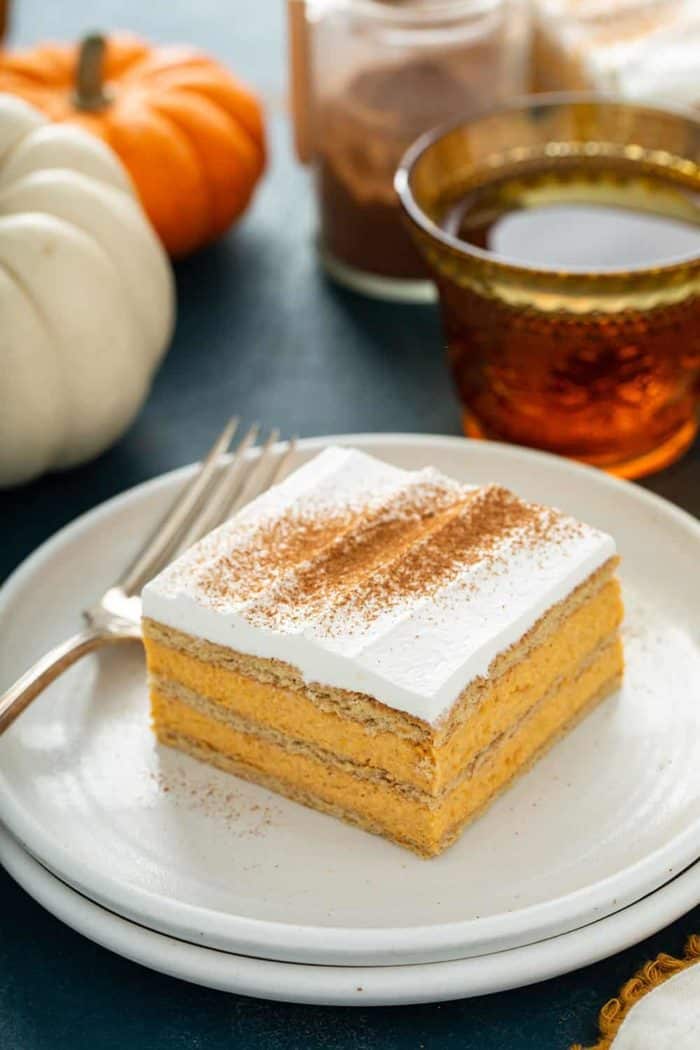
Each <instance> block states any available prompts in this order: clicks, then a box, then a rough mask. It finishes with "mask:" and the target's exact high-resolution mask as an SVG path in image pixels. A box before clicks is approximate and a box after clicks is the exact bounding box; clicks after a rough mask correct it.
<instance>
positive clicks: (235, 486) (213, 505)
mask: <svg viewBox="0 0 700 1050" xmlns="http://www.w3.org/2000/svg"><path fill="white" fill-rule="evenodd" d="M259 433H260V426H259V424H258V423H253V425H252V426H251V427H250V428H249V429H248V431H247V432H246V434H245V435H244V437H243V440H242V441H241V443H240V445H239V446H238V448H237V449H236V451H235V452H234V453H233V458H232V460H231V462H230V463H229V464H227V465H226V466H225V467H224V469H223V470H222V471H221V473H220V475H219V477H218V478H217V479H216V480H215V481H213V482H212V485H211V488H210V490H209V493H208V499H207V501H206V503H205V504H204V505H203V506H202V508H201V509H200V511H199V513H198V514H197V515H196V517H195V518H194V519H193V520H192V521H191V522H190V525H189V528H188V529H187V531H186V532H185V534H184V535H183V536H182V538H181V539H180V541H179V543H178V546H177V553H179V552H180V551H184V550H186V549H187V547H191V546H192V544H193V543H196V542H197V540H198V539H201V537H202V536H206V534H207V533H208V532H211V530H212V529H213V528H214V527H215V526H216V525H218V524H219V523H220V522H221V521H223V519H224V517H225V516H226V508H227V507H228V506H229V505H230V503H231V501H232V500H233V499H235V496H236V493H237V492H238V491H239V488H240V487H241V486H242V485H244V484H245V479H246V477H247V474H248V473H250V471H251V470H252V468H253V465H252V464H251V465H249V466H248V471H247V472H246V471H244V467H245V465H246V463H245V455H246V452H247V451H248V449H249V448H252V446H253V445H254V444H255V442H256V441H257V439H258V434H259ZM241 474H243V477H241Z"/></svg>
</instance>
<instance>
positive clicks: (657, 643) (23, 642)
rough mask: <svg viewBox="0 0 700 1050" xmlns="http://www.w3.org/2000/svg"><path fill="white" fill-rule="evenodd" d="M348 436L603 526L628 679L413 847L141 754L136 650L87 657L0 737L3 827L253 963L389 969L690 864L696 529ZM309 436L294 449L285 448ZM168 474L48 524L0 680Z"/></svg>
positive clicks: (97, 577)
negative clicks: (613, 548)
mask: <svg viewBox="0 0 700 1050" xmlns="http://www.w3.org/2000/svg"><path fill="white" fill-rule="evenodd" d="M345 440H346V441H349V442H352V443H354V444H356V445H359V446H361V447H363V448H365V449H367V450H368V451H370V452H372V453H374V454H376V455H378V456H381V457H383V458H386V459H388V460H391V461H393V462H396V463H398V464H400V465H403V466H409V467H417V466H422V465H425V464H426V463H434V464H435V465H436V466H438V467H439V468H441V469H442V470H444V471H445V472H446V473H448V474H451V475H453V476H455V477H458V478H461V479H464V480H471V481H474V482H484V481H486V480H496V481H500V482H502V483H504V484H506V485H508V486H510V487H512V488H514V489H516V490H517V491H518V492H520V493H522V494H523V495H525V496H529V497H532V498H536V499H540V500H542V501H543V502H548V503H554V504H557V505H559V506H562V507H564V508H565V509H567V510H569V511H571V512H573V513H574V514H576V515H578V516H580V517H582V518H584V519H586V520H589V521H591V522H593V523H594V524H597V525H600V526H602V527H603V528H605V529H607V530H608V531H610V532H612V533H613V534H614V535H615V536H616V538H617V539H618V542H619V546H620V550H621V553H622V556H623V580H624V585H625V594H626V599H627V603H628V620H627V624H626V628H625V644H626V654H627V673H626V678H625V684H624V687H623V689H622V690H621V691H620V693H619V694H617V695H616V696H614V697H611V698H610V699H609V700H608V701H607V702H606V703H605V704H603V705H602V706H601V707H600V708H599V709H598V710H597V711H596V712H594V714H593V715H592V716H591V717H590V718H588V719H586V721H585V722H584V723H583V724H582V725H580V726H579V727H578V728H577V729H576V730H575V732H573V733H572V734H571V735H570V736H569V737H568V738H567V739H565V740H564V741H562V742H561V743H560V744H558V745H557V747H556V748H554V749H553V751H552V752H551V753H550V754H549V755H547V756H546V757H545V759H544V760H543V761H541V762H540V763H538V765H537V766H536V767H535V768H534V769H533V770H532V771H531V773H529V774H528V776H526V777H524V778H523V779H521V780H520V781H518V782H517V783H516V784H515V786H514V787H513V788H512V789H511V790H510V791H508V792H507V793H506V794H505V795H504V796H503V797H502V798H500V799H499V800H498V801H497V802H496V804H495V805H494V806H492V807H491V808H490V809H489V810H488V811H487V813H486V814H485V815H484V816H483V818H482V819H480V820H479V821H477V822H476V823H475V824H474V825H473V826H472V827H471V828H469V829H467V831H466V833H465V834H464V835H463V837H462V839H461V840H460V841H459V842H458V843H457V844H456V845H455V846H454V847H453V848H452V849H450V850H448V851H447V853H445V854H444V855H443V856H442V857H440V858H438V859H436V860H432V861H423V860H420V859H418V858H416V857H414V856H412V855H411V854H409V853H407V852H405V851H404V850H402V849H400V848H398V847H396V846H392V845H391V844H389V843H387V842H385V841H383V840H382V839H379V838H376V837H374V836H371V835H367V834H365V833H363V832H361V831H358V830H356V829H353V828H351V827H348V826H346V825H344V824H342V823H340V822H338V821H335V820H333V819H332V818H330V817H326V816H323V815H321V814H318V813H314V812H312V811H310V810H307V809H304V808H302V807H301V806H297V805H295V804H294V803H291V802H288V801H285V800H283V799H280V798H278V797H277V796H274V795H271V794H270V793H268V792H266V791H264V790H263V789H261V788H258V787H255V786H253V785H249V784H245V783H243V782H242V781H239V780H237V779H235V778H232V777H228V776H226V775H225V774H223V773H217V772H216V771H214V770H212V769H210V768H208V767H206V766H203V765H200V764H198V763H196V762H194V761H192V760H190V759H187V758H186V757H184V756H182V755H179V754H177V753H175V752H172V751H169V750H167V749H160V748H158V747H156V745H155V743H154V740H153V737H152V735H151V732H150V729H149V724H148V703H147V696H146V687H145V677H144V670H143V659H142V655H141V653H140V650H139V649H138V648H136V647H134V648H133V649H132V650H131V651H129V652H127V651H122V652H121V653H117V652H111V653H104V654H103V655H102V656H101V657H100V658H95V659H92V658H91V659H88V660H85V661H84V662H83V663H82V664H80V665H78V666H77V667H76V668H74V669H73V670H72V671H71V672H70V673H69V674H67V675H66V676H65V677H64V678H62V679H61V680H60V681H59V682H57V683H56V684H55V685H54V686H53V687H52V688H51V689H50V690H48V691H47V692H46V694H45V695H43V696H42V697H41V698H40V699H39V700H38V701H37V702H36V703H35V704H33V705H32V707H31V708H30V709H29V710H28V711H27V712H25V714H24V715H23V716H22V717H21V718H20V719H19V720H18V722H17V723H16V724H15V725H14V726H13V727H12V728H11V730H10V731H9V732H8V733H7V734H5V736H4V737H3V738H2V740H1V741H0V818H2V819H3V820H4V821H5V822H6V824H7V826H8V827H9V828H10V829H11V831H12V833H13V834H14V835H15V837H16V838H17V839H18V840H19V841H21V842H22V843H23V844H24V845H25V847H26V848H27V850H29V851H30V852H31V853H32V854H33V855H34V856H35V857H37V858H38V859H39V860H40V861H41V862H42V863H43V864H44V865H45V866H46V867H48V868H50V869H51V870H52V871H54V872H55V873H56V874H57V875H58V876H59V877H60V878H61V879H63V880H64V881H66V882H68V883H70V884H71V885H72V886H74V887H75V888H77V889H78V890H80V892H82V893H83V894H85V895H86V896H89V897H91V898H92V899H93V900H95V901H97V902H98V903H101V904H103V905H105V906H106V907H108V908H109V909H111V910H112V911H114V912H118V913H120V914H121V915H123V916H125V917H126V918H128V919H133V920H135V921H136V922H139V923H141V924H142V925H144V926H148V927H150V928H151V929H154V930H158V931H162V932H164V933H166V934H171V935H173V936H177V937H179V938H180V939H183V940H188V941H192V942H194V943H197V944H205V945H209V946H211V947H214V948H222V949H225V950H227V951H230V952H236V953H239V954H244V955H251V956H258V957H260V958H268V959H281V960H290V961H299V962H313V963H334V964H344V965H348V964H372V965H374V964H393V963H396V962H401V963H408V962H425V961H433V960H444V959H458V958H464V957H466V956H470V955H483V954H485V953H486V952H494V951H497V950H501V949H504V948H511V947H514V946H517V945H523V944H528V943H532V942H534V941H537V940H541V939H543V938H545V937H551V936H553V935H556V934H559V933H562V932H564V931H567V930H572V929H575V928H576V927H580V926H582V925H584V924H585V923H589V922H592V921H594V920H597V919H599V918H601V917H602V916H605V915H609V914H611V913H612V912H615V911H616V910H618V909H620V908H621V907H623V906H625V905H627V904H629V903H631V902H632V901H635V900H638V899H639V898H641V897H642V896H644V895H645V894H647V893H649V892H650V891H652V890H654V889H655V888H656V887H658V886H660V885H662V884H663V883H664V882H667V881H668V879H670V878H671V877H672V876H673V875H675V874H676V873H678V872H679V871H681V870H682V869H683V868H685V867H686V866H687V865H688V864H690V863H691V862H692V861H694V860H695V859H696V857H697V856H698V854H700V705H698V703H697V698H698V695H700V657H699V655H698V649H697V644H696V639H697V637H698V628H699V623H698V616H699V611H698V603H697V598H696V593H695V587H694V580H695V578H696V574H697V565H698V558H699V556H700V542H699V539H698V537H699V535H700V528H699V527H698V525H697V523H695V522H693V521H692V519H691V518H689V516H688V515H685V514H683V513H682V512H680V511H678V510H677V509H675V508H673V507H672V506H671V505H669V504H667V503H664V502H663V501H661V500H659V499H657V498H655V497H651V496H649V495H648V494H647V493H645V492H644V491H643V490H641V489H638V488H636V487H635V486H632V485H630V484H626V483H623V482H619V481H615V480H613V479H611V478H609V477H607V476H606V475H604V474H601V473H599V472H596V471H593V470H589V469H586V468H583V467H578V466H575V465H572V464H570V463H568V462H566V461H563V460H560V459H556V458H554V457H551V456H544V455H540V454H536V453H532V452H526V451H523V450H519V449H514V448H509V447H505V446H498V445H489V444H478V443H472V442H467V441H464V440H461V439H445V438H419V437H403V438H401V437H388V436H378V435H377V436H366V437H349V438H346V439H345ZM325 443H326V442H325V441H321V440H316V441H306V442H304V443H302V446H301V448H300V450H299V454H298V457H299V460H301V459H304V458H307V457H308V456H310V455H312V454H313V453H315V452H316V451H318V450H319V449H320V448H321V447H322V446H323V445H324V444H325ZM187 473H188V472H187V471H184V472H183V471H180V472H176V473H175V474H171V475H168V476H166V477H163V478H161V479H158V480H156V481H155V482H152V483H150V484H148V485H145V486H142V487H140V488H138V489H135V490H133V491H131V492H128V493H126V494H125V495H124V496H121V497H119V498H117V499H115V500H112V501H111V502H110V503H107V504H105V505H104V506H103V507H100V508H98V509H97V510H96V511H93V512H92V513H91V514H89V515H86V516H85V517H84V518H83V519H81V520H80V521H78V522H76V523H74V524H73V525H72V526H70V527H69V528H68V529H66V530H64V531H63V532H62V533H60V534H59V535H57V536H56V537H55V538H54V539H53V540H51V541H50V542H49V543H47V544H46V545H45V546H44V547H43V548H41V549H40V550H39V551H38V552H37V553H36V554H35V555H34V556H33V557H32V558H30V559H29V560H28V561H27V562H26V563H25V565H24V566H23V567H22V568H21V569H20V570H19V571H18V572H17V573H16V574H15V576H14V577H13V578H12V580H11V581H10V582H9V583H8V584H7V585H6V587H5V588H4V589H3V592H2V595H0V618H1V619H2V627H1V630H0V668H1V672H0V674H1V675H2V681H0V686H2V685H3V684H4V683H5V682H6V681H10V680H11V679H12V678H13V677H14V676H15V675H16V674H19V673H20V672H21V671H22V670H23V669H24V667H25V666H26V665H27V664H29V663H30V662H31V660H32V659H34V658H35V657H36V656H37V655H38V654H40V653H41V652H42V651H44V650H45V649H46V648H47V647H48V646H49V645H50V644H52V643H54V642H56V641H58V640H59V639H60V638H61V637H63V636H65V635H67V634H69V633H71V632H72V631H73V630H75V629H76V627H77V626H78V624H79V613H78V610H79V609H81V608H82V607H84V606H86V605H89V604H90V603H91V602H92V601H93V600H94V598H95V597H96V596H97V595H98V594H99V593H100V591H101V590H102V589H104V587H105V586H106V585H107V584H108V583H109V582H110V580H111V579H113V578H114V577H115V576H116V575H117V573H118V570H119V569H120V568H121V567H122V566H123V565H124V563H125V562H126V560H127V558H128V557H129V555H130V553H131V552H133V551H134V550H135V549H136V547H137V546H138V544H139V541H140V539H141V537H142V536H143V535H144V534H146V533H147V531H148V529H149V528H150V527H151V526H152V524H153V523H154V521H155V520H156V519H157V517H158V516H159V515H160V514H161V513H162V511H163V509H164V507H165V506H166V505H167V503H168V501H169V500H171V499H172V497H173V494H174V492H175V491H176V489H177V486H178V485H180V484H182V482H183V480H184V479H185V477H186V476H187Z"/></svg>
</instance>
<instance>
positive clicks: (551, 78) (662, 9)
mask: <svg viewBox="0 0 700 1050" xmlns="http://www.w3.org/2000/svg"><path fill="white" fill-rule="evenodd" d="M534 10H535V34H534V48H533V66H534V79H533V86H534V88H535V90H537V91H598V92H604V93H612V94H615V95H616V96H618V97H620V98H626V99H629V100H631V101H635V100H637V101H638V100H643V101H648V102H653V103H660V104H663V105H676V106H700V76H699V75H698V74H699V73H700V4H698V0H616V2H615V3H613V4H612V5H611V3H610V0H535V8H534Z"/></svg>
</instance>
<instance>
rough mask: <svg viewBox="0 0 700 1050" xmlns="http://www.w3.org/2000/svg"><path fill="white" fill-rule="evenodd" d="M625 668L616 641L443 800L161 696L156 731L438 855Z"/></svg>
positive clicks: (310, 802)
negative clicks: (360, 772) (359, 772)
mask: <svg viewBox="0 0 700 1050" xmlns="http://www.w3.org/2000/svg"><path fill="white" fill-rule="evenodd" d="M621 669H622V652H621V647H620V643H619V640H618V639H617V638H615V639H614V640H613V641H612V642H610V643H609V644H607V645H606V646H604V647H603V648H601V649H600V650H599V652H598V654H597V655H596V656H595V658H594V659H592V660H590V661H589V662H588V664H587V666H585V667H584V668H583V669H579V670H578V671H577V673H575V674H573V675H570V676H569V677H568V678H565V679H563V680H562V682H561V684H560V685H559V687H558V688H557V689H556V690H553V691H552V692H551V693H550V695H549V696H548V697H546V698H545V699H544V700H543V701H542V702H540V703H538V704H537V705H536V706H535V708H534V709H533V710H532V711H530V712H529V713H528V715H527V716H526V717H525V718H524V719H523V720H522V721H521V723H520V725H519V726H518V727H517V729H516V730H515V731H514V732H511V733H509V734H505V735H504V736H502V737H501V738H500V739H499V740H497V741H496V742H495V743H494V744H493V745H492V746H491V747H490V748H489V749H488V750H487V751H486V752H485V753H484V754H483V755H482V756H480V758H479V760H478V761H475V762H474V764H473V766H472V768H471V770H470V771H468V774H465V775H464V776H463V777H462V778H461V779H460V780H459V781H458V782H457V783H456V784H455V785H454V786H453V787H452V788H451V789H450V790H446V791H444V792H443V794H442V795H441V796H440V797H439V798H434V797H429V796H427V795H425V794H422V793H416V792H415V789H414V791H413V792H411V793H410V794H408V793H407V792H406V791H405V789H399V788H397V786H396V785H392V784H390V783H388V782H381V781H378V780H373V779H366V778H362V777H358V776H356V775H355V773H354V772H353V771H352V770H349V769H347V768H339V767H338V766H337V765H330V764H328V763H327V762H324V761H322V760H321V759H320V758H319V757H318V756H316V755H313V754H310V753H304V752H303V751H301V750H292V751H290V750H289V749H288V748H285V747H284V746H282V745H281V744H279V743H275V742H272V741H270V740H268V739H261V738H259V737H256V736H255V735H253V734H251V733H242V732H241V731H240V730H238V729H234V728H233V727H232V726H227V725H224V724H222V723H221V722H220V721H218V720H217V719H215V718H211V717H210V716H209V715H205V714H203V713H202V712H200V711H197V710H195V709H193V708H191V707H189V706H188V705H186V704H183V703H182V702H181V701H179V700H174V699H170V698H167V697H162V696H160V695H159V694H157V693H155V694H154V696H153V711H154V726H155V730H156V733H157V735H158V738H159V740H160V741H161V742H162V743H164V744H168V745H169V746H173V747H177V748H179V749H180V750H183V751H186V752H188V753H190V754H193V755H194V756H195V757H199V758H203V759H205V760H206V761H209V762H210V763H211V764H213V765H216V766H219V767H220V768H223V769H227V770H228V771H230V772H235V773H236V774H237V775H239V776H243V777H244V778H246V779H249V780H254V781H256V782H258V783H261V784H263V785H264V786H267V787H271V788H272V789H273V790H276V791H278V792H279V793H280V794H284V795H287V796H288V797H290V798H294V799H295V800H297V801H300V802H303V803H304V804H306V805H310V806H312V807H313V808H316V809H321V810H323V811H324V812H330V813H333V814H334V815H336V816H341V817H343V818H344V819H346V820H350V821H351V822H353V823H356V824H359V825H360V826H362V827H364V828H366V829H367V830H370V831H375V832H378V833H380V834H383V835H385V836H387V837H388V838H391V839H393V840H394V841H396V842H399V843H401V844H403V845H407V846H408V847H409V848H411V849H413V850H415V851H416V852H418V853H420V854H423V855H426V856H430V855H434V854H436V853H438V852H440V851H441V850H442V849H443V848H445V846H446V845H448V844H449V843H450V842H451V841H453V840H454V838H455V837H456V835H457V834H458V832H459V830H460V829H461V827H462V826H463V825H464V824H465V823H467V822H468V821H469V820H470V819H472V818H473V817H474V816H475V815H476V814H477V813H478V812H479V811H480V810H481V809H483V807H484V806H486V805H487V804H488V803H489V801H490V800H491V799H492V798H493V797H494V796H495V795H496V794H498V793H499V792H500V791H501V790H503V788H504V787H505V786H506V785H507V784H508V783H509V782H510V781H511V780H512V779H513V777H514V776H515V775H517V774H518V773H519V772H520V771H521V770H522V769H524V768H526V767H527V766H528V764H529V763H531V762H532V761H534V760H535V758H536V757H537V755H538V754H540V753H541V752H542V751H543V750H544V749H545V748H546V747H547V746H549V744H550V743H551V742H553V740H554V739H555V738H556V737H557V736H558V735H559V734H561V733H562V732H564V731H565V729H566V727H567V725H568V724H569V723H570V722H571V721H572V719H575V718H577V717H580V716H581V715H582V714H583V713H584V712H585V710H586V709H588V708H589V707H590V706H592V705H593V703H594V702H597V701H598V700H600V699H602V697H603V696H604V695H606V694H607V693H608V692H609V691H610V690H611V689H612V688H614V686H615V685H616V684H617V681H618V680H619V676H620V674H621Z"/></svg>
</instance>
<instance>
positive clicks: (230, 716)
mask: <svg viewBox="0 0 700 1050" xmlns="http://www.w3.org/2000/svg"><path fill="white" fill-rule="evenodd" d="M616 562H617V559H616V556H615V544H614V542H613V540H612V539H611V538H610V537H609V536H607V535H605V534H604V533H602V532H598V531H597V530H595V529H593V528H590V527H588V526H587V525H582V524H581V523H580V522H577V521H575V520H573V519H572V518H569V517H566V516H565V515H563V514H561V513H560V512H559V511H556V510H552V509H550V508H547V507H541V506H537V505H535V504H531V503H526V502H524V501H523V500H521V499H518V497H517V496H514V495H513V494H512V493H511V492H509V491H508V490H507V489H504V488H501V487H500V486H498V485H488V486H485V487H483V488H474V487H471V486H466V485H462V484H458V483H457V482H455V481H452V480H450V479H449V478H447V477H444V476H443V475H441V474H439V473H437V471H435V470H432V469H426V470H420V471H415V472H413V471H410V472H409V471H405V470H399V469H398V468H396V467H393V466H389V465H388V464H385V463H382V462H379V461H378V460H376V459H373V458H371V457H370V456H367V455H365V454H363V453H361V452H357V451H354V450H351V449H343V448H329V449H327V450H326V451H324V452H322V453H321V454H320V455H319V456H317V457H316V458H315V459H313V460H311V461H310V462H309V463H307V464H306V465H305V466H303V467H301V468H300V469H299V470H297V471H296V472H295V473H294V474H292V475H290V476H289V477H288V478H287V479H286V480H285V481H284V482H282V483H281V484H280V485H277V486H276V487H275V488H273V489H271V490H269V491H268V492H267V493H265V494H264V495H263V496H261V497H260V498H259V499H257V500H255V501H254V502H253V503H251V504H249V505H248V506H247V507H245V508H244V509H243V510H242V511H241V512H240V513H239V514H237V515H236V516H235V518H233V519H232V520H231V521H229V522H227V523H226V524H225V525H223V526H222V527H221V528H219V529H217V530H216V531H215V532H213V533H211V534H210V535H209V536H207V537H206V538H205V539H204V540H202V541H201V542H200V543H198V544H196V545H195V546H194V547H193V548H191V549H190V550H189V551H188V552H187V553H186V554H184V555H183V556H182V557H181V558H179V559H178V561H176V562H175V563H174V564H173V565H171V566H170V567H169V568H168V569H166V570H165V572H163V573H161V575H160V576H158V577H157V578H156V579H155V580H153V581H152V582H151V583H150V584H148V586H147V587H146V588H145V590H144V593H143V613H144V620H143V632H144V638H145V644H146V652H147V656H148V668H149V675H150V689H151V703H152V714H153V724H154V728H155V732H156V734H157V736H158V739H159V740H160V741H161V743H163V744H167V745H169V746H171V747H176V748H179V749H180V750H182V751H185V752H187V753H188V754H190V755H194V756H195V757H197V758H201V759H203V760H204V761H206V762H211V763H212V764H213V765H215V766H218V767H219V768H221V769H225V770H228V771H230V772H232V773H235V774H237V775H238V776H242V777H245V778H246V779H248V780H253V781H256V782H257V783H259V784H263V785H265V786H266V787H268V788H271V789H273V790H275V791H278V792H280V793H281V794H283V795H286V796H288V797H289V798H292V799H295V800H296V801H298V802H302V803H304V804H305V805H308V806H312V807H314V808H316V809H320V810H323V811H324V812H326V813H332V814H333V815H335V816H338V817H342V818H344V819H345V820H349V821H351V822H352V823H354V824H359V825H360V826H361V827H363V828H366V829H367V830H368V831H373V832H377V833H378V834H381V835H384V836H386V837H387V838H390V839H393V840H394V841H395V842H398V843H401V844H402V845H404V846H408V847H409V848H410V849H413V850H415V851H416V852H417V853H421V854H424V855H426V856H432V855H434V854H437V853H439V852H440V851H441V850H443V849H445V847H446V846H448V845H450V843H451V842H453V841H454V840H455V838H456V837H457V835H458V834H459V832H460V831H461V829H462V828H463V827H464V825H465V824H466V823H467V822H468V821H469V820H471V819H472V818H473V817H474V816H475V815H476V814H477V813H479V812H480V811H481V810H482V809H483V808H484V806H485V805H487V803H489V802H490V801H491V800H492V799H493V798H494V797H495V796H496V795H497V794H498V793H499V792H500V791H501V790H502V789H503V788H504V787H505V786H506V785H507V784H508V783H509V782H510V781H511V780H512V779H513V777H514V776H515V775H516V774H518V773H520V772H522V771H523V770H524V769H526V768H527V767H528V766H529V765H530V764H531V763H532V762H533V761H534V760H535V759H536V758H537V757H539V755H541V754H542V753H543V751H544V750H545V749H546V748H547V747H549V745H550V744H551V743H553V742H554V741H555V740H556V738H557V737H558V736H560V735H561V733H563V732H564V731H565V730H567V729H568V728H569V727H570V726H571V725H572V724H573V723H575V722H576V721H577V720H578V719H579V718H580V717H581V716H582V715H584V714H585V713H586V712H587V711H589V710H590V709H591V708H592V707H593V706H594V705H595V704H597V703H598V701H599V700H601V699H602V698H603V697H604V696H605V695H606V694H607V693H609V692H610V691H611V690H612V689H614V688H615V686H616V685H617V684H618V682H619V679H620V675H621V673H622V650H621V646H620V640H619V636H618V627H619V623H620V619H621V614H622V605H621V601H620V591H619V585H618V583H617V580H616V579H615V576H614V572H615V566H616Z"/></svg>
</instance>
